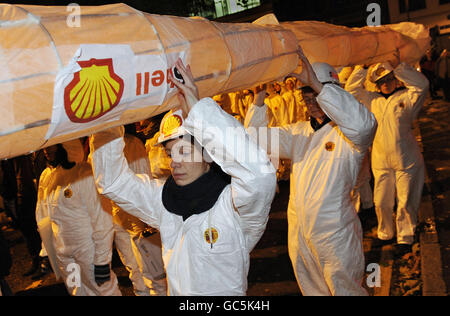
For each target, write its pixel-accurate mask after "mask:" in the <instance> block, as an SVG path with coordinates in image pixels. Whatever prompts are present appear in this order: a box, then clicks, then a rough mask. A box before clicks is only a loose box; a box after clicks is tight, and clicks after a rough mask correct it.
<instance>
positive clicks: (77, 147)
mask: <svg viewBox="0 0 450 316" xmlns="http://www.w3.org/2000/svg"><path fill="white" fill-rule="evenodd" d="M61 145H62V146H63V147H64V149H65V150H66V152H67V160H68V161H71V162H75V163H79V162H82V161H84V155H85V153H84V148H83V145H82V144H81V140H80V139H79V138H77V139H74V140H70V141H68V142H65V143H62V144H61Z"/></svg>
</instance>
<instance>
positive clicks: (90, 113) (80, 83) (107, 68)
mask: <svg viewBox="0 0 450 316" xmlns="http://www.w3.org/2000/svg"><path fill="white" fill-rule="evenodd" d="M78 64H79V65H80V66H81V68H82V69H81V70H80V71H78V72H76V73H75V74H74V78H73V79H72V81H71V82H70V83H69V84H68V85H67V87H66V88H65V90H64V107H65V109H66V113H67V116H68V117H69V119H70V120H71V121H72V122H76V123H85V122H90V121H92V120H95V119H97V118H99V117H101V116H103V115H104V114H106V113H107V112H109V111H111V110H112V109H113V108H114V107H115V106H116V105H118V104H119V102H120V99H121V97H122V94H123V89H124V82H123V80H122V78H120V77H119V76H118V75H117V74H116V73H114V68H113V63H112V59H111V58H108V59H95V58H92V59H91V60H89V61H79V62H78Z"/></svg>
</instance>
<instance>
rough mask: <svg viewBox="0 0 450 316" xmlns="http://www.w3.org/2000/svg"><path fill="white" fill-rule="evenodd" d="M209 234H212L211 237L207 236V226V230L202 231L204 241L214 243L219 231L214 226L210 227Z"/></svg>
mask: <svg viewBox="0 0 450 316" xmlns="http://www.w3.org/2000/svg"><path fill="white" fill-rule="evenodd" d="M211 235H212V238H211V237H210V236H209V228H208V229H207V230H205V233H204V237H205V241H206V242H207V243H208V244H210V243H211V242H212V243H213V244H215V243H216V242H217V239H218V238H219V232H218V231H217V229H215V228H214V227H211ZM211 239H212V240H211Z"/></svg>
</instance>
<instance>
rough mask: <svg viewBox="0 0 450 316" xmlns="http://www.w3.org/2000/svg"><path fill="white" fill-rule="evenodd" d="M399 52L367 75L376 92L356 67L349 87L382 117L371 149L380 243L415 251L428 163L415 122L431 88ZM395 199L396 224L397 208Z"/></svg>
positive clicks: (379, 119)
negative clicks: (369, 88)
mask: <svg viewBox="0 0 450 316" xmlns="http://www.w3.org/2000/svg"><path fill="white" fill-rule="evenodd" d="M399 61H400V60H399V55H398V53H397V54H396V59H395V60H393V61H391V62H389V63H379V64H376V65H374V66H372V67H371V68H370V72H369V74H368V76H369V79H370V80H371V81H372V82H373V83H376V85H377V87H378V91H379V92H378V93H377V92H369V91H367V90H365V89H364V87H363V83H364V81H365V79H366V75H367V70H366V69H365V68H364V67H362V66H357V67H355V70H354V72H353V74H352V75H351V76H350V78H349V79H348V81H347V85H346V89H347V90H348V91H350V92H351V93H352V94H353V95H354V96H355V97H356V98H357V99H359V100H361V101H362V102H363V103H364V104H370V107H371V111H372V112H373V113H374V115H375V117H376V119H377V121H378V125H379V126H378V129H377V133H376V135H375V139H374V142H373V148H372V160H371V161H372V172H373V175H374V204H375V210H376V213H377V219H378V239H379V241H378V242H377V243H378V244H379V245H383V244H386V243H390V242H393V238H394V237H395V236H394V234H395V232H396V233H397V245H396V254H397V255H398V256H401V255H404V254H405V253H408V252H410V251H411V245H412V243H413V242H414V234H415V229H416V225H417V216H418V210H419V205H420V200H421V196H422V188H423V183H424V177H425V174H424V162H423V157H422V154H421V152H420V148H419V145H418V143H417V140H416V137H415V136H414V133H413V129H412V123H413V121H414V120H415V119H416V118H417V115H418V114H419V111H420V109H421V108H422V105H423V103H424V101H425V98H426V95H427V92H428V80H427V79H426V77H425V76H424V75H423V74H421V73H420V72H418V71H416V70H415V69H414V68H412V67H411V66H409V65H407V64H405V63H400V62H399ZM396 202H397V216H396V220H395V222H396V226H394V220H393V217H392V216H393V210H394V205H395V203H396Z"/></svg>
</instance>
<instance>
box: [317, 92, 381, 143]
mask: <svg viewBox="0 0 450 316" xmlns="http://www.w3.org/2000/svg"><path fill="white" fill-rule="evenodd" d="M317 102H318V103H319V105H320V108H321V109H322V110H323V111H324V112H325V114H326V115H327V116H328V117H329V118H330V119H331V120H332V121H333V122H334V123H336V124H337V125H338V126H339V129H340V131H341V132H342V133H343V134H344V135H345V137H346V138H347V139H348V140H350V141H351V142H352V143H353V145H354V146H355V147H356V148H357V149H358V150H359V151H360V152H365V151H366V150H367V149H368V148H369V147H370V145H371V144H372V141H373V137H374V136H375V131H376V128H377V121H376V119H375V116H374V115H373V114H372V113H371V112H370V111H369V110H368V109H367V108H366V107H365V106H364V105H362V104H361V103H359V102H358V101H357V100H356V99H355V97H353V96H352V95H351V94H350V93H348V92H347V91H345V90H344V89H342V88H341V87H338V86H337V85H334V84H326V85H324V87H323V89H322V91H321V92H320V94H319V95H318V96H317Z"/></svg>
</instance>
